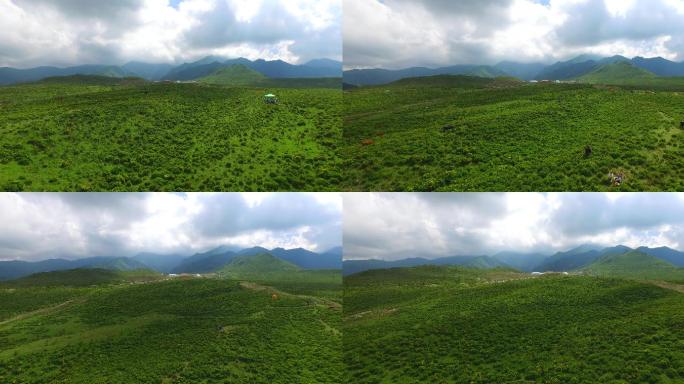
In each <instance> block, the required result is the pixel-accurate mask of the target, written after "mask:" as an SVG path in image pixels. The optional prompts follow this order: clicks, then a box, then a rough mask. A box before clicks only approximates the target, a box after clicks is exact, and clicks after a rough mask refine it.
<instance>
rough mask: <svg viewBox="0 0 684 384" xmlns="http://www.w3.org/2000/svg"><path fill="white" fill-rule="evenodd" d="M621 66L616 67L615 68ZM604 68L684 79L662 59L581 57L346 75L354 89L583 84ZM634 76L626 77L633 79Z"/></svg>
mask: <svg viewBox="0 0 684 384" xmlns="http://www.w3.org/2000/svg"><path fill="white" fill-rule="evenodd" d="M620 63H621V64H622V65H620V66H617V67H614V66H613V65H614V64H620ZM602 67H603V68H604V69H603V71H604V72H605V71H606V69H605V68H608V70H609V71H610V72H612V71H613V70H615V68H620V69H622V70H623V71H624V70H625V69H626V68H635V69H640V70H642V71H638V72H634V73H640V74H641V75H642V76H643V75H647V76H653V77H679V76H684V62H681V63H677V62H674V61H670V60H667V59H664V58H662V57H655V58H643V57H635V58H633V59H628V58H626V57H624V56H619V55H618V56H612V57H599V56H594V55H580V56H577V57H575V58H573V59H571V60H567V61H559V62H557V63H554V64H551V65H546V64H542V63H518V62H514V61H504V62H501V63H498V64H496V65H493V66H488V65H456V66H448V67H442V68H426V67H412V68H406V69H399V70H387V69H354V70H349V71H345V72H344V83H345V84H348V85H355V86H365V85H381V84H387V83H391V82H394V81H397V80H401V79H404V78H409V77H425V76H436V75H468V76H478V77H501V76H504V77H505V76H510V77H516V78H519V79H522V80H528V81H529V80H575V79H579V80H584V79H582V77H583V76H586V75H589V74H590V73H592V72H595V71H597V70H600V69H601V68H602ZM632 74H633V73H627V74H625V75H627V76H630V75H632Z"/></svg>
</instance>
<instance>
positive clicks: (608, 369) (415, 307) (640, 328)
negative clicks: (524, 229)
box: [343, 266, 684, 384]
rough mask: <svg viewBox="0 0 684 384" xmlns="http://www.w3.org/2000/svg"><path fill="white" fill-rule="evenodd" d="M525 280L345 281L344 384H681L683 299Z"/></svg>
mask: <svg viewBox="0 0 684 384" xmlns="http://www.w3.org/2000/svg"><path fill="white" fill-rule="evenodd" d="M525 276H528V275H526V274H516V273H514V272H506V271H498V270H474V269H462V268H457V267H435V266H433V267H418V268H400V269H391V270H375V271H367V272H363V273H360V274H356V275H353V276H348V277H346V278H345V282H344V284H345V287H344V289H345V296H344V323H343V324H344V325H343V326H344V328H343V345H344V346H345V347H344V355H343V358H344V363H345V365H346V367H347V370H346V371H345V377H344V379H345V380H343V382H349V383H359V384H370V383H423V382H425V383H427V382H430V383H573V382H574V383H596V382H602V383H657V382H659V381H662V382H673V383H674V382H679V381H681V378H682V375H683V374H684V354H682V353H681V351H680V349H679V348H678V347H677V346H678V345H679V343H680V342H681V340H682V338H684V328H682V327H681V326H680V325H681V324H682V321H683V320H684V317H683V316H682V313H684V295H682V294H681V293H680V292H676V291H675V290H671V289H664V288H661V287H658V286H655V285H653V284H647V283H642V282H635V281H628V280H623V279H613V278H599V277H593V276H545V277H539V278H528V277H525ZM658 362H661V363H658Z"/></svg>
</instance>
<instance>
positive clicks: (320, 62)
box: [304, 59, 342, 74]
mask: <svg viewBox="0 0 684 384" xmlns="http://www.w3.org/2000/svg"><path fill="white" fill-rule="evenodd" d="M304 66H306V67H311V68H328V69H332V70H335V71H336V73H338V74H339V73H342V62H341V61H337V60H331V59H315V60H311V61H309V62H307V63H305V64H304Z"/></svg>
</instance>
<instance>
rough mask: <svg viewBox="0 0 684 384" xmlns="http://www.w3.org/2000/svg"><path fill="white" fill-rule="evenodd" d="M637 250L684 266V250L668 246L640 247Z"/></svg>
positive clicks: (678, 265)
mask: <svg viewBox="0 0 684 384" xmlns="http://www.w3.org/2000/svg"><path fill="white" fill-rule="evenodd" d="M636 250H637V251H639V252H641V253H645V254H647V255H649V256H653V257H657V258H659V259H661V260H664V261H667V262H668V263H670V264H673V265H675V266H677V267H684V252H679V251H677V250H674V249H672V248H668V247H659V248H648V247H639V248H637V249H636Z"/></svg>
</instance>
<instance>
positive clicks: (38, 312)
mask: <svg viewBox="0 0 684 384" xmlns="http://www.w3.org/2000/svg"><path fill="white" fill-rule="evenodd" d="M84 301H85V298H83V297H81V298H77V299H71V300H67V301H65V302H63V303H59V304H57V305H52V306H49V307H44V308H40V309H36V310H35V311H31V312H24V313H21V314H19V315H16V316H14V317H12V318H9V319H7V320H3V321H0V326H3V325H5V324H9V323H13V322H15V321H19V320H24V319H27V318H29V317H33V316H37V315H46V314H48V313H53V312H56V311H58V310H59V309H60V308H63V307H66V306H67V305H69V304H72V303H77V302H79V303H81V302H84Z"/></svg>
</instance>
